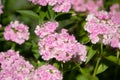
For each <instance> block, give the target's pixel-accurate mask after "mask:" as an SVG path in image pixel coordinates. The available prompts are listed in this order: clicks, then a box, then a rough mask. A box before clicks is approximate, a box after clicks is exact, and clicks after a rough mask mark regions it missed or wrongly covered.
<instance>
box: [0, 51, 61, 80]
mask: <svg viewBox="0 0 120 80" xmlns="http://www.w3.org/2000/svg"><path fill="white" fill-rule="evenodd" d="M0 80H62V74H61V72H60V71H59V70H58V69H57V68H55V67H54V66H52V65H43V66H42V67H40V68H38V69H36V70H35V69H34V67H33V66H32V65H31V64H30V63H29V62H28V61H25V60H24V58H23V57H22V56H20V55H19V52H15V51H14V50H8V51H7V52H0Z"/></svg>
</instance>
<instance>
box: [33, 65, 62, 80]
mask: <svg viewBox="0 0 120 80" xmlns="http://www.w3.org/2000/svg"><path fill="white" fill-rule="evenodd" d="M62 78H63V77H62V74H61V72H60V71H59V70H58V69H56V68H55V67H54V66H52V65H43V66H41V67H40V68H38V69H37V70H36V71H35V74H34V76H33V80H62Z"/></svg>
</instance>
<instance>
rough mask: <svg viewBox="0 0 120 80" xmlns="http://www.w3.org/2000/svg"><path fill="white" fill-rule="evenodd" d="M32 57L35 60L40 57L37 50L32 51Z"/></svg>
mask: <svg viewBox="0 0 120 80" xmlns="http://www.w3.org/2000/svg"><path fill="white" fill-rule="evenodd" d="M32 52H33V55H34V57H35V58H36V59H38V58H39V57H40V54H39V51H38V50H32Z"/></svg>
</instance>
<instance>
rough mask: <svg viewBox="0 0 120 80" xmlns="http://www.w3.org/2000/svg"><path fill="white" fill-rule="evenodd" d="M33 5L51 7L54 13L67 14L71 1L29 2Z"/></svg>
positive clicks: (47, 0)
mask: <svg viewBox="0 0 120 80" xmlns="http://www.w3.org/2000/svg"><path fill="white" fill-rule="evenodd" d="M29 1H31V2H32V3H34V4H38V5H41V6H46V5H47V4H48V5H50V6H53V10H54V11H55V12H68V11H69V10H70V8H71V5H72V0H29Z"/></svg>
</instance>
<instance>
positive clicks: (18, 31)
mask: <svg viewBox="0 0 120 80" xmlns="http://www.w3.org/2000/svg"><path fill="white" fill-rule="evenodd" d="M28 29H29V27H28V26H26V25H24V24H22V23H19V22H18V21H14V22H11V23H10V24H9V25H8V26H6V27H5V31H4V38H5V40H10V41H13V42H16V43H18V44H23V43H24V42H25V40H28V39H29V32H28Z"/></svg>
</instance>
